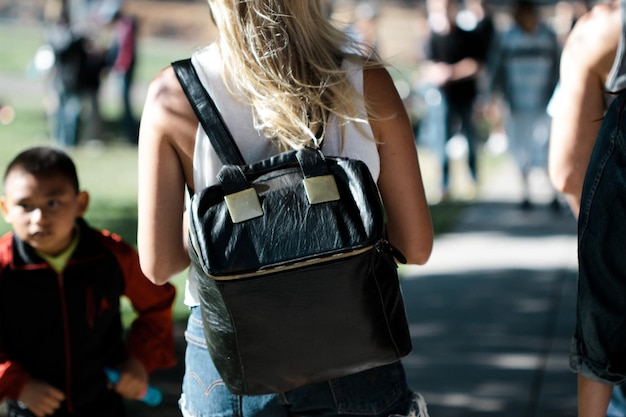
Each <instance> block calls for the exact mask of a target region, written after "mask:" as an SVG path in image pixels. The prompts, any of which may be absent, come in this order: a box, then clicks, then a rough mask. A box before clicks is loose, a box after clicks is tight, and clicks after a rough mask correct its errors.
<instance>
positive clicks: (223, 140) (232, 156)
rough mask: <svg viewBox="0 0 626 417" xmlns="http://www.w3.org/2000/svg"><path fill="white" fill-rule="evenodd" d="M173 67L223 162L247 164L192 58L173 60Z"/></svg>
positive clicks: (226, 163)
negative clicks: (199, 75) (201, 79)
mask: <svg viewBox="0 0 626 417" xmlns="http://www.w3.org/2000/svg"><path fill="white" fill-rule="evenodd" d="M172 68H174V72H175V73H176V77H177V78H178V81H179V82H180V85H181V86H182V88H183V91H184V92H185V95H186V96H187V99H188V100H189V103H190V104H191V107H192V108H193V110H194V112H195V113H196V117H197V118H198V120H199V121H200V124H201V125H202V128H203V129H204V131H205V132H206V134H207V136H208V138H209V140H210V141H211V144H212V145H213V148H214V149H215V152H216V153H217V156H218V157H219V159H220V161H221V162H222V164H224V165H245V164H246V162H245V160H244V159H243V156H242V155H241V151H240V150H239V148H238V147H237V144H236V143H235V140H234V139H233V136H232V134H231V133H230V131H229V130H228V127H226V124H225V123H224V119H222V115H221V114H220V112H219V110H218V109H217V106H216V105H215V103H214V102H213V99H212V98H211V96H210V95H209V93H208V92H207V91H206V90H205V89H204V86H203V85H202V83H201V82H200V78H199V77H198V73H197V72H196V69H195V68H194V66H193V64H192V63H191V59H190V58H187V59H183V60H180V61H176V62H172Z"/></svg>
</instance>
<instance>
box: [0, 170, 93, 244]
mask: <svg viewBox="0 0 626 417" xmlns="http://www.w3.org/2000/svg"><path fill="white" fill-rule="evenodd" d="M88 203H89V195H88V194H87V193H86V192H84V191H83V192H79V193H76V190H75V189H74V188H73V187H72V184H71V183H70V181H68V180H67V179H66V178H65V177H63V176H61V175H53V176H50V177H35V176H33V175H32V174H29V173H27V172H24V171H21V170H15V171H13V172H10V173H9V175H8V176H7V178H6V180H5V182H4V196H3V197H2V200H0V204H1V207H2V215H3V217H4V220H5V221H6V222H7V223H9V224H10V225H11V226H12V228H13V232H14V233H15V234H16V235H17V236H18V237H19V238H20V239H22V240H23V241H24V242H26V243H28V244H29V245H30V246H32V247H33V248H34V249H35V250H37V251H39V252H41V253H44V254H46V255H51V256H56V255H58V254H60V253H61V252H63V251H64V250H65V249H66V248H67V247H68V246H69V244H70V243H71V242H72V239H73V238H74V225H75V221H76V218H78V217H80V216H82V215H83V213H84V212H85V210H86V209H87V204H88Z"/></svg>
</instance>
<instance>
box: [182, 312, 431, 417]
mask: <svg viewBox="0 0 626 417" xmlns="http://www.w3.org/2000/svg"><path fill="white" fill-rule="evenodd" d="M185 339H186V341H187V349H186V353H185V375H184V378H183V390H182V391H183V393H182V395H181V398H180V401H179V404H180V408H181V411H182V414H183V416H185V417H288V416H299V417H306V416H316V417H331V416H340V415H341V416H343V417H349V416H372V417H383V416H384V417H387V416H398V417H400V416H408V415H410V413H411V412H413V414H411V415H413V416H417V415H418V414H417V413H418V402H422V401H423V400H421V397H419V396H418V395H416V394H413V392H412V391H411V390H410V389H409V388H408V386H407V383H406V379H405V375H404V368H403V366H402V364H401V363H400V362H396V363H394V364H391V365H387V366H383V367H379V368H375V369H371V370H369V371H364V372H360V373H358V374H354V375H350V376H347V377H343V378H339V379H336V380H332V381H328V382H323V383H318V384H311V385H307V386H304V387H301V388H297V389H294V390H291V391H288V392H285V393H281V394H270V395H260V396H239V395H233V394H231V393H230V392H229V391H228V389H227V388H226V386H225V385H224V382H223V381H222V379H221V378H220V376H219V374H218V373H217V370H216V369H215V367H214V365H213V362H212V361H211V357H210V355H209V352H208V350H207V347H206V342H205V338H204V330H203V327H202V319H201V315H200V307H193V308H192V309H191V315H190V316H189V320H188V323H187V330H186V332H185ZM420 405H422V406H423V407H424V409H423V410H422V413H423V414H422V415H426V412H425V406H424V405H423V403H422V404H420ZM411 410H413V411H411Z"/></svg>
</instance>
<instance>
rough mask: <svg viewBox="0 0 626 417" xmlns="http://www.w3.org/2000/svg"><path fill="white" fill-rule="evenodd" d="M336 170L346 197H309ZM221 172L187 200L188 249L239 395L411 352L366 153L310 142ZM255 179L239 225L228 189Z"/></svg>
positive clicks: (213, 334) (227, 374) (210, 326)
mask: <svg viewBox="0 0 626 417" xmlns="http://www.w3.org/2000/svg"><path fill="white" fill-rule="evenodd" d="M179 70H180V68H179ZM179 79H181V83H183V86H184V88H185V89H186V92H189V89H196V90H197V89H202V90H204V89H203V88H202V86H201V85H200V84H199V82H198V83H194V84H192V85H189V84H188V81H189V78H185V77H179ZM196 93H197V91H196ZM188 96H190V100H191V103H192V105H193V104H194V102H193V98H192V97H193V94H188ZM204 108H206V106H205V107H204ZM213 119H214V117H213ZM203 126H204V127H205V129H207V128H210V127H207V126H206V125H203ZM207 133H209V137H211V136H212V133H210V132H208V131H207ZM213 136H214V135H213ZM213 140H221V142H222V147H225V146H227V145H225V144H224V143H225V142H227V141H226V140H222V139H215V138H212V141H213ZM218 152H219V151H218ZM329 174H331V175H332V176H333V177H334V179H335V182H336V184H337V189H338V192H339V196H340V198H339V200H336V201H328V202H324V203H319V204H310V203H309V201H308V199H307V196H306V193H305V190H304V186H303V183H302V181H303V179H304V178H309V177H316V176H323V175H329ZM218 181H219V184H217V185H215V186H212V187H209V188H207V189H205V190H202V191H200V192H199V193H197V194H196V195H194V196H193V197H192V198H191V204H190V211H189V216H190V227H189V239H190V249H189V251H190V257H191V273H192V274H195V275H196V277H197V281H198V283H199V284H198V291H199V296H200V301H201V311H202V317H203V326H204V330H205V335H206V339H207V345H208V349H209V351H210V353H211V357H212V359H213V361H214V362H215V366H216V368H217V369H218V371H219V373H220V375H221V376H222V378H223V379H224V382H225V384H226V386H227V387H228V389H229V390H230V391H231V392H232V393H234V394H240V395H260V394H267V393H273V392H284V391H288V390H291V389H294V388H297V387H300V386H303V385H306V384H310V383H315V382H321V381H325V380H329V379H333V378H338V377H341V376H345V375H349V374H352V373H355V372H359V371H362V370H365V369H370V368H373V367H376V366H381V365H385V364H389V363H392V362H395V361H397V360H399V359H400V358H402V357H403V356H405V355H407V354H408V353H409V352H410V350H411V338H410V334H409V331H408V323H407V318H406V313H405V308H404V302H403V298H402V293H401V290H400V285H399V281H398V274H397V265H396V262H395V260H394V255H395V256H396V257H397V258H398V259H402V256H401V254H399V252H397V249H395V248H393V247H392V246H391V245H390V244H389V243H388V242H387V241H386V239H385V223H384V221H385V214H384V210H383V205H382V201H381V199H380V195H379V191H378V188H377V186H376V183H375V182H374V180H373V179H372V177H371V174H370V172H369V170H368V168H367V166H366V165H365V164H364V163H363V162H362V161H359V160H353V159H348V158H335V157H332V158H330V157H325V156H324V155H323V153H322V152H321V151H320V150H314V149H310V148H304V149H301V150H297V151H290V152H285V153H281V154H278V155H276V156H274V157H272V158H269V159H266V160H263V161H260V162H256V163H252V164H248V165H237V164H235V165H233V164H231V165H229V164H226V165H225V166H224V167H223V169H222V170H221V171H220V172H219V174H218ZM250 187H252V188H253V189H254V190H256V193H257V195H258V197H259V202H260V205H261V207H262V210H263V215H261V216H259V217H255V218H252V219H249V220H246V221H242V222H238V223H234V222H233V221H232V219H231V216H230V214H229V211H228V207H227V206H226V203H225V201H224V197H225V196H226V195H229V194H233V193H237V192H240V191H242V190H245V189H249V188H250Z"/></svg>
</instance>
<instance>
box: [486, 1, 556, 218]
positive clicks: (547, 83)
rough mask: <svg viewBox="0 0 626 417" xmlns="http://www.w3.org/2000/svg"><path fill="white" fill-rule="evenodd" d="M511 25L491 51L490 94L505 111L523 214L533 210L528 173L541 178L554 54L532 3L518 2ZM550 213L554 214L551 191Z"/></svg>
mask: <svg viewBox="0 0 626 417" xmlns="http://www.w3.org/2000/svg"><path fill="white" fill-rule="evenodd" d="M513 20H514V23H513V25H512V26H511V28H510V29H508V30H507V31H506V32H505V33H503V34H502V35H501V36H498V37H497V40H496V44H495V45H494V51H493V55H492V56H493V67H492V81H491V88H492V91H500V92H501V93H502V95H503V98H504V101H505V103H506V105H507V107H508V108H507V109H506V111H505V113H504V114H505V116H504V117H505V130H506V135H507V138H508V144H509V150H510V152H511V155H512V156H513V159H514V160H515V162H516V165H517V168H518V170H519V172H520V175H521V180H522V193H523V195H522V201H521V204H520V207H521V208H522V209H525V210H528V209H530V208H532V207H533V204H532V202H531V189H530V187H531V184H530V174H531V172H532V170H533V168H538V169H540V170H542V171H543V172H544V173H545V174H546V176H547V166H548V144H549V139H550V123H551V119H550V116H549V115H548V113H547V105H548V102H549V101H550V97H551V95H552V92H553V91H554V88H555V86H556V83H557V80H558V74H559V58H560V48H559V43H558V40H557V37H556V34H555V33H554V31H553V30H552V29H550V27H549V26H548V25H547V24H545V23H544V22H543V21H541V18H540V15H539V10H538V8H537V5H535V4H534V3H533V2H532V1H530V0H520V1H518V2H517V4H516V5H515V6H514V10H513ZM551 207H552V209H554V210H555V211H558V210H559V208H560V204H559V200H558V194H557V192H556V191H554V196H553V198H552V202H551Z"/></svg>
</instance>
